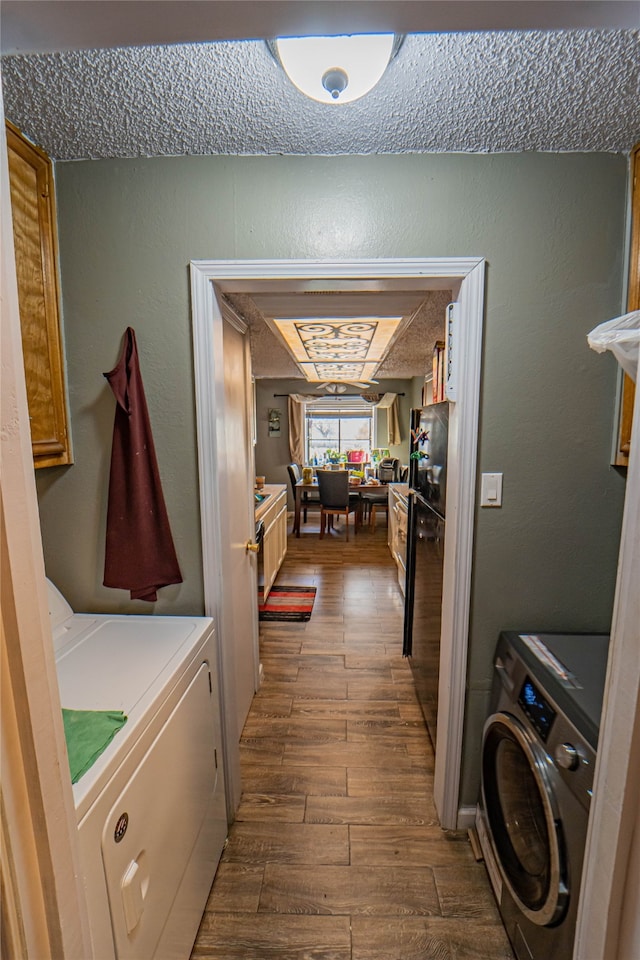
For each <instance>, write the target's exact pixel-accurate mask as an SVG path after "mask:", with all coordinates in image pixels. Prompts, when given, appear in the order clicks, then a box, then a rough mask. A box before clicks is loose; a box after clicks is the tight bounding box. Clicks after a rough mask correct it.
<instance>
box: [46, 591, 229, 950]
mask: <svg viewBox="0 0 640 960" xmlns="http://www.w3.org/2000/svg"><path fill="white" fill-rule="evenodd" d="M49 610H50V614H51V621H52V628H53V638H54V647H55V659H56V666H57V672H58V681H59V686H60V699H61V703H62V706H63V707H66V708H69V709H73V710H122V711H124V713H125V714H126V715H127V718H128V719H127V722H126V723H125V725H124V726H123V727H122V729H121V730H119V731H118V733H117V734H116V735H115V737H114V738H113V740H112V741H111V743H110V744H109V746H108V747H107V748H106V750H105V751H104V752H103V753H102V754H101V756H100V757H99V758H98V759H97V760H96V761H95V763H94V764H93V766H92V767H91V768H90V769H89V770H88V771H87V772H86V773H85V774H84V775H83V776H82V777H81V778H80V780H79V781H78V783H76V784H74V786H73V796H74V801H75V807H76V814H77V821H78V834H79V839H80V853H81V860H82V870H83V875H84V884H85V889H86V895H87V902H88V908H89V919H90V927H91V938H92V945H93V954H94V957H96V958H100V960H153V958H155V960H184V958H185V957H188V956H189V954H190V952H191V947H192V945H193V941H194V939H195V936H196V934H197V931H198V926H199V923H200V919H201V917H202V913H203V910H204V906H205V904H206V900H207V896H208V893H209V890H210V887H211V884H212V881H213V877H214V874H215V871H216V867H217V864H218V860H219V858H220V854H221V852H222V848H223V845H224V841H225V838H226V834H227V816H226V807H225V791H224V774H223V762H222V761H223V758H222V739H221V728H220V710H219V702H218V676H217V667H216V650H215V637H214V630H213V621H212V620H211V619H209V618H207V617H153V616H137V615H132V616H131V615H130V616H112V615H96V614H74V612H73V610H72V609H71V607H70V606H69V604H68V603H67V602H66V600H65V599H64V597H62V595H61V594H60V593H59V591H58V590H57V589H56V588H55V587H54V586H53V584H50V585H49Z"/></svg>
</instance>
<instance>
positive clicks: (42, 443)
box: [7, 122, 72, 467]
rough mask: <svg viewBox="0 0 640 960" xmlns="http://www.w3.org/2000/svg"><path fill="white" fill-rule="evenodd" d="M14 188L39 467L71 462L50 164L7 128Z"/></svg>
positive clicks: (24, 337) (15, 229)
mask: <svg viewBox="0 0 640 960" xmlns="http://www.w3.org/2000/svg"><path fill="white" fill-rule="evenodd" d="M7 152H8V160H9V186H10V193H11V211H12V217H13V238H14V246H15V256H16V274H17V280H18V306H19V310H20V326H21V329H22V350H23V354H24V368H25V378H26V384H27V401H28V405H29V419H30V424H31V445H32V451H33V461H34V465H35V466H36V467H50V466H57V465H60V464H67V463H71V462H72V454H71V442H70V434H69V428H68V417H67V402H66V390H65V380H64V362H63V350H62V337H61V333H60V316H59V286H58V270H57V239H56V211H55V199H54V182H53V168H52V164H51V160H50V159H49V157H48V156H47V155H46V153H44V151H42V150H41V149H40V148H39V147H36V146H34V144H32V143H30V142H29V141H28V140H27V139H26V138H25V137H23V136H22V134H21V133H20V131H19V130H18V129H17V128H16V127H14V126H13V125H12V124H10V123H8V122H7Z"/></svg>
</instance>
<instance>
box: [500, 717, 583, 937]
mask: <svg viewBox="0 0 640 960" xmlns="http://www.w3.org/2000/svg"><path fill="white" fill-rule="evenodd" d="M550 764H551V761H550V759H549V757H548V756H547V755H546V754H545V753H544V752H543V751H542V750H541V749H540V747H539V746H538V745H537V743H536V742H535V741H534V740H533V739H532V738H531V737H530V735H529V734H528V733H527V731H526V730H525V728H524V727H523V726H522V724H521V723H520V722H519V721H518V720H517V719H516V718H515V717H513V716H511V715H510V714H507V713H497V714H493V716H491V717H489V719H488V720H487V722H486V724H485V729H484V738H483V747H482V795H483V804H484V810H485V815H486V818H487V823H488V827H489V833H490V837H491V843H492V845H493V848H494V852H495V854H496V860H497V863H498V866H499V868H500V872H501V874H502V878H503V880H504V883H505V885H506V886H507V888H508V890H509V891H510V893H511V896H512V897H513V899H514V900H515V901H516V903H517V904H518V906H519V908H520V910H521V911H522V913H523V914H524V915H525V916H526V917H528V918H529V919H530V920H531V921H532V922H533V923H536V924H538V925H539V926H552V925H553V924H556V923H558V922H559V921H560V920H561V919H562V917H563V916H564V914H565V912H566V909H567V906H568V901H569V893H568V889H567V884H566V876H567V872H566V862H565V853H564V843H563V838H562V827H561V824H560V821H559V817H558V814H557V810H556V804H555V800H554V797H553V792H552V788H551V786H550V779H549V774H548V769H549V765H550Z"/></svg>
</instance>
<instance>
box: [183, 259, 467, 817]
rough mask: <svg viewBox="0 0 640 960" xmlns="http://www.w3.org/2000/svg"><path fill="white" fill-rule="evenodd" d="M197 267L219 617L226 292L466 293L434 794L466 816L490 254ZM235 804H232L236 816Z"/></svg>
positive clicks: (200, 407) (202, 421)
mask: <svg viewBox="0 0 640 960" xmlns="http://www.w3.org/2000/svg"><path fill="white" fill-rule="evenodd" d="M190 270H191V294H192V323H193V353H194V370H195V390H196V420H197V439H198V467H199V474H200V506H201V530H202V556H203V577H204V595H205V610H206V612H207V614H208V615H209V616H214V618H215V619H219V616H220V612H221V610H222V597H223V592H222V579H221V570H220V566H219V557H220V526H219V515H220V513H221V512H222V511H221V510H220V504H221V502H222V501H221V499H220V493H221V492H222V491H221V489H220V485H219V482H218V477H217V466H216V464H217V457H216V451H217V448H218V443H217V430H218V429H219V426H220V425H219V422H218V418H219V411H220V410H221V409H222V408H221V406H220V397H219V391H218V387H217V377H216V376H215V374H214V375H213V376H212V364H213V365H219V364H222V363H223V362H224V358H223V356H222V350H221V333H220V325H221V323H222V313H221V308H220V301H219V299H218V294H221V293H222V294H223V293H248V294H251V293H254V294H255V293H257V292H262V291H265V290H269V291H274V290H278V291H282V290H285V289H286V290H313V289H315V290H318V289H327V285H328V284H329V285H330V286H331V289H332V290H347V289H348V290H367V291H381V292H382V291H385V290H394V289H404V290H406V289H416V290H418V289H424V290H429V289H431V290H435V289H451V290H452V291H453V296H454V299H456V300H457V302H458V303H459V307H460V309H459V314H460V322H459V327H458V331H457V337H456V342H457V363H458V370H457V378H458V384H459V390H458V399H457V402H456V403H455V404H454V405H453V407H452V415H451V423H450V431H449V450H450V454H451V463H450V465H449V470H448V480H447V507H448V509H447V528H446V535H445V536H446V539H445V566H444V587H443V608H442V637H443V643H442V652H441V663H440V693H439V705H438V751H437V755H436V764H435V779H434V799H435V803H436V808H437V810H438V815H439V817H440V822H441V824H442V826H443V827H445V828H448V829H456V828H459V827H462V826H467V825H468V822H467V821H468V818H467V817H466V812H461V811H459V809H458V808H459V790H460V772H461V761H462V738H463V727H464V711H465V699H466V697H465V694H466V681H467V647H468V634H469V610H470V602H471V569H472V549H473V528H474V515H475V501H476V462H477V445H478V422H479V406H480V372H481V364H482V328H483V318H484V278H485V261H484V259H483V258H482V257H449V258H435V257H430V258H411V259H380V260H375V259H372V260H364V259H358V260H193V261H191V264H190ZM214 368H215V367H214ZM247 482H249V478H248V481H247ZM228 669H229V664H228V663H227V662H226V659H225V651H224V650H223V651H222V656H221V663H220V670H221V677H222V686H223V688H224V687H225V684H226V683H228V678H226V677H225V674H226V672H227V671H228ZM223 711H224V701H223ZM223 720H224V718H223ZM223 729H224V728H223ZM226 732H227V733H228V732H229V731H226ZM225 753H227V754H228V756H227V760H226V763H227V764H228V767H229V770H230V771H231V776H232V777H233V776H234V771H236V772H237V783H238V784H239V744H238V743H237V742H236V743H233V742H232V741H231V740H230V738H229V737H227V739H226V741H225ZM233 812H234V811H233V810H230V811H229V813H230V816H233Z"/></svg>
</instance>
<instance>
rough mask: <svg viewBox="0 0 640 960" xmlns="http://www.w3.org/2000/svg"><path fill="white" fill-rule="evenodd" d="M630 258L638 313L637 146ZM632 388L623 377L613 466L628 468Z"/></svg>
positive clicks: (639, 149) (632, 301)
mask: <svg viewBox="0 0 640 960" xmlns="http://www.w3.org/2000/svg"><path fill="white" fill-rule="evenodd" d="M631 178H632V181H631V182H632V194H631V257H630V261H629V296H628V299H627V311H628V313H631V311H632V310H640V143H639V144H638V145H637V146H636V147H635V149H634V150H633V151H632V154H631ZM635 392H636V385H635V384H634V382H633V380H632V379H631V377H629V376H627V374H625V375H624V381H623V385H622V397H621V405H620V420H619V426H618V442H617V448H616V459H615V461H614V462H615V464H616V465H617V466H625V467H626V466H628V464H629V452H630V449H631V426H632V418H633V403H634V398H635Z"/></svg>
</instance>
